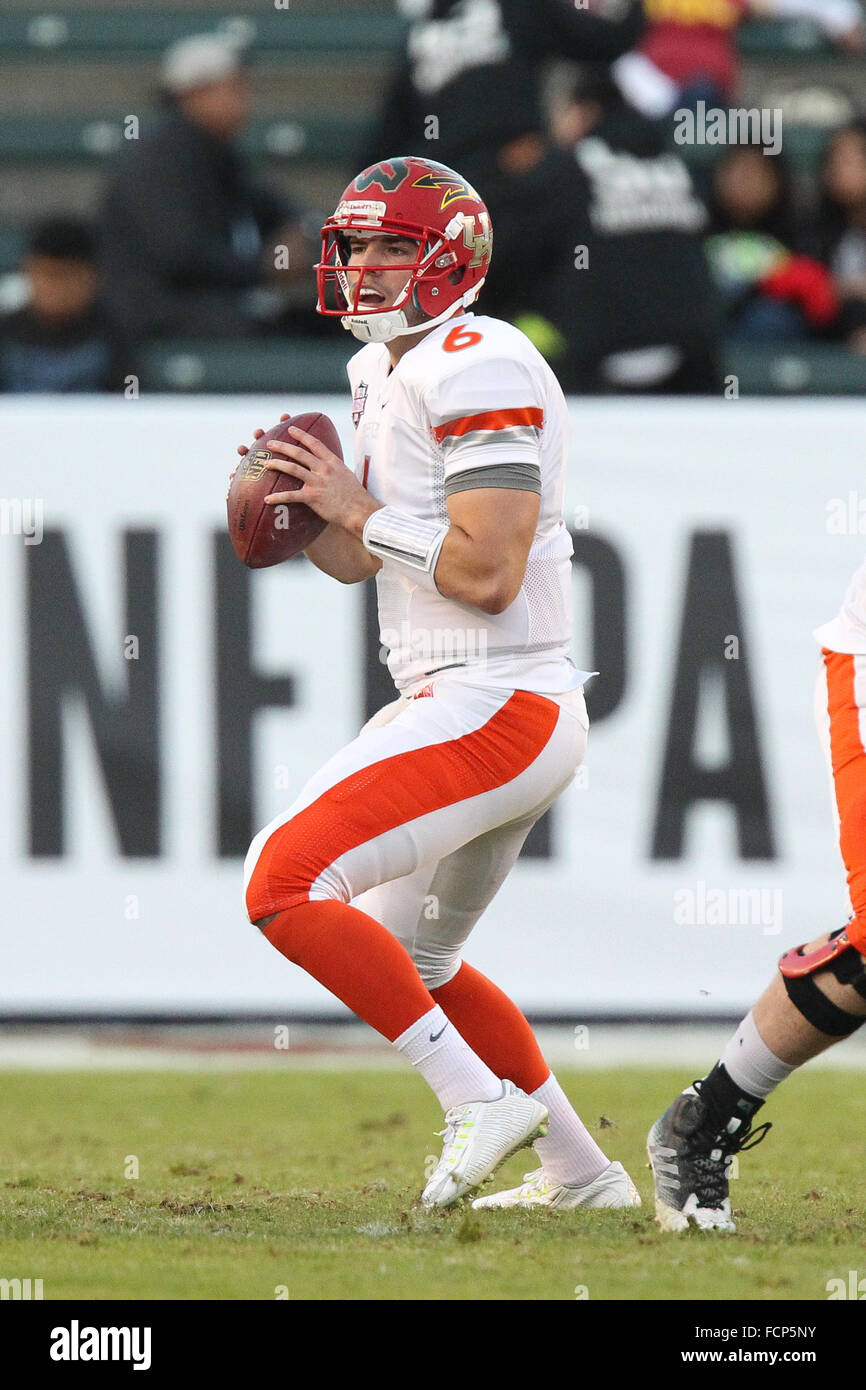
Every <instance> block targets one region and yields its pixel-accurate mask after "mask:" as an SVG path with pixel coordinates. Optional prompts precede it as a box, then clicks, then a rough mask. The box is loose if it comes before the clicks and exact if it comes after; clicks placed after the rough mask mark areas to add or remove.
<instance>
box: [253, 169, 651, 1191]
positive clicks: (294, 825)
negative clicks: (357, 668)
mask: <svg viewBox="0 0 866 1390" xmlns="http://www.w3.org/2000/svg"><path fill="white" fill-rule="evenodd" d="M491 249H492V231H491V226H490V217H489V214H488V211H487V208H486V207H485V205H484V203H483V202H482V201H481V199H480V198H479V197H478V195H477V193H476V192H475V191H474V189H473V188H471V187H470V186H469V185H468V184H467V183H466V182H465V181H464V180H463V179H462V178H461V177H460V175H459V174H457V173H455V172H454V170H453V169H448V168H445V167H444V166H442V165H438V164H436V163H433V162H431V161H429V160H426V159H421V158H415V157H406V158H394V159H388V160H385V161H383V162H382V163H380V164H376V165H373V166H371V167H370V168H369V169H365V170H364V171H363V172H362V173H361V174H359V175H358V177H357V178H355V179H354V180H353V181H352V183H350V185H349V186H348V188H347V189H346V190H345V192H344V193H343V195H342V197H341V198H340V200H339V202H338V205H337V208H336V210H335V212H334V213H333V215H332V216H331V217H330V218H329V219H328V221H327V222H326V223H325V226H324V227H323V229H322V254H321V260H320V262H319V264H318V265H317V267H316V273H317V283H318V303H317V309H318V312H319V313H321V314H327V315H332V316H334V317H338V318H340V319H341V320H342V323H343V326H344V327H345V328H347V329H348V330H349V331H350V332H351V333H352V334H354V336H355V337H356V338H358V339H359V340H360V341H361V342H362V343H364V345H365V346H363V347H362V348H361V349H360V351H358V352H357V353H356V355H355V356H354V357H353V358H352V360H351V361H350V363H349V367H348V373H349V382H350V387H351V391H352V401H353V422H354V425H355V467H354V470H353V469H352V468H347V467H346V466H345V465H344V464H343V462H342V460H340V459H339V458H337V457H336V456H335V455H334V454H332V453H330V451H329V450H328V449H327V447H326V446H325V445H323V444H322V443H321V442H320V441H318V440H316V439H314V438H313V437H312V436H311V435H307V434H304V433H303V432H302V431H299V430H293V431H292V433H293V435H294V437H295V441H296V442H295V443H287V444H283V445H280V444H278V443H273V444H271V446H270V447H271V448H272V449H274V450H276V451H278V452H280V453H282V455H283V456H284V462H283V463H281V467H282V468H283V469H284V471H285V472H287V473H290V474H292V475H294V476H296V477H297V478H298V479H300V480H301V481H302V484H303V485H302V486H301V487H300V488H299V489H298V490H297V491H294V492H285V493H282V492H281V493H274V494H272V495H271V497H270V498H269V499H268V501H269V502H271V503H273V504H274V505H276V504H278V503H283V504H287V505H293V504H295V503H297V502H302V503H306V504H307V505H308V506H310V507H312V509H313V510H314V511H316V512H317V513H318V514H319V516H321V517H322V518H323V519H324V520H325V521H327V523H328V525H327V526H326V528H325V530H324V531H323V532H322V534H321V535H320V536H319V537H318V539H317V540H315V541H314V542H313V543H312V544H311V545H310V546H309V547H308V549H307V551H306V553H307V555H308V557H309V558H310V560H312V561H313V563H314V564H315V565H317V566H318V567H319V568H320V569H321V570H324V572H325V573H326V574H328V575H330V576H332V577H333V578H334V579H337V580H339V581H340V582H341V583H344V584H352V583H358V582H360V581H361V580H364V579H367V578H369V577H371V576H373V575H375V576H376V583H377V586H378V602H379V623H380V631H381V638H382V642H383V645H384V646H386V647H387V648H388V650H389V657H388V665H389V669H390V672H391V675H392V676H393V679H394V683H395V686H396V688H397V692H398V695H397V699H396V700H394V701H393V703H392V704H390V705H388V706H386V708H385V709H383V710H382V711H380V712H379V714H377V715H375V716H374V718H373V719H371V720H370V722H369V723H368V724H367V725H366V726H365V728H364V729H362V731H361V733H360V734H359V736H358V737H357V738H356V739H355V740H354V741H353V742H352V743H350V744H349V745H348V747H346V748H344V749H342V751H340V752H338V753H337V754H336V755H335V756H334V757H332V758H331V760H330V761H329V762H328V763H327V764H326V765H325V766H324V767H323V768H322V769H321V771H320V772H318V773H317V774H316V775H315V776H314V777H313V778H312V779H311V780H310V782H309V783H308V784H307V785H306V786H305V787H304V788H303V790H302V791H301V792H300V794H299V795H298V797H297V799H296V800H295V802H294V803H293V804H292V805H291V806H290V807H289V808H288V809H287V810H286V812H285V813H284V814H282V815H279V816H277V817H276V819H275V820H273V821H272V822H271V824H270V825H267V826H265V828H264V829H263V830H262V831H261V832H260V833H259V834H258V835H257V836H256V837H255V839H254V840H253V843H252V845H251V846H250V850H249V854H248V856H247V861H246V868H245V907H246V912H247V915H248V917H249V919H250V921H251V922H253V923H255V924H256V925H257V926H258V927H259V928H260V929H261V931H262V932H263V933H264V935H265V936H266V937H267V939H268V941H269V942H271V944H272V945H273V946H274V947H275V948H276V950H278V951H279V952H281V953H282V955H284V956H285V957H287V958H288V959H289V960H290V961H293V962H294V963H295V964H296V965H298V966H300V967H301V968H302V969H304V970H306V971H308V972H309V974H311V975H312V976H314V977H315V979H317V980H318V981H319V982H320V983H321V984H322V985H324V986H325V988H327V989H328V990H330V992H331V993H332V994H334V995H336V996H337V998H339V999H341V1000H342V1001H343V1002H344V1003H345V1004H346V1005H348V1007H349V1008H350V1009H351V1010H352V1011H353V1012H354V1013H355V1014H356V1015H357V1016H358V1017H359V1018H362V1019H364V1020H365V1021H366V1022H367V1023H368V1024H369V1025H370V1026H371V1027H373V1028H375V1029H377V1030H378V1032H380V1033H381V1034H383V1035H384V1036H385V1037H386V1038H387V1039H388V1040H389V1041H390V1042H391V1043H392V1044H393V1046H394V1047H395V1048H396V1049H397V1050H398V1051H399V1052H400V1053H402V1055H403V1056H404V1057H405V1058H406V1060H407V1062H409V1063H410V1064H411V1065H412V1066H413V1067H415V1068H416V1069H417V1070H418V1071H419V1072H420V1074H421V1075H422V1077H423V1078H424V1080H425V1081H426V1082H427V1083H428V1084H429V1086H430V1087H431V1088H432V1090H433V1091H434V1093H435V1094H436V1096H437V1098H438V1100H439V1102H440V1103H441V1105H442V1108H443V1110H444V1111H445V1128H444V1130H443V1131H442V1134H443V1136H444V1143H443V1149H442V1155H441V1158H440V1160H439V1162H438V1165H437V1166H436V1168H435V1171H433V1173H432V1175H430V1177H429V1180H428V1181H427V1185H426V1187H425V1188H424V1191H423V1193H422V1200H423V1202H424V1203H425V1204H427V1205H430V1206H448V1205H450V1204H451V1203H452V1202H454V1201H456V1200H457V1199H458V1198H460V1197H463V1196H464V1195H466V1194H469V1193H471V1192H473V1191H474V1190H475V1189H477V1188H478V1187H479V1186H480V1184H481V1183H483V1182H485V1181H486V1180H487V1179H488V1178H490V1177H491V1175H492V1174H493V1173H494V1172H495V1170H496V1169H497V1168H498V1167H499V1165H500V1164H501V1163H502V1162H503V1161H504V1160H505V1159H506V1158H507V1157H508V1156H509V1155H510V1154H512V1153H515V1152H516V1151H517V1150H519V1149H521V1148H525V1147H529V1146H531V1145H533V1144H534V1146H535V1148H536V1152H537V1155H538V1158H539V1159H540V1163H541V1166H540V1168H539V1169H538V1170H537V1172H534V1173H532V1174H530V1175H529V1176H528V1177H527V1179H526V1180H525V1181H524V1183H523V1185H522V1186H521V1187H519V1188H516V1189H514V1190H513V1191H511V1192H505V1193H500V1194H497V1195H494V1196H488V1197H484V1198H480V1199H479V1200H478V1202H477V1203H476V1205H483V1206H491V1205H493V1206H511V1205H523V1206H535V1205H540V1206H553V1207H577V1206H587V1207H597V1206H630V1205H636V1204H638V1203H639V1200H640V1199H639V1197H638V1195H637V1191H636V1189H635V1188H634V1185H633V1183H632V1182H631V1179H630V1178H629V1177H628V1175H627V1174H626V1172H625V1170H624V1169H623V1168H622V1166H621V1165H620V1164H619V1163H612V1162H610V1161H609V1160H608V1158H607V1157H606V1156H605V1155H604V1153H602V1151H601V1150H600V1149H599V1147H598V1145H597V1144H596V1143H595V1141H594V1139H593V1138H592V1137H591V1135H590V1134H589V1133H588V1131H587V1130H586V1129H585V1127H584V1125H583V1124H582V1123H581V1121H580V1119H579V1118H578V1116H577V1115H576V1113H575V1112H574V1110H573V1109H572V1107H571V1105H570V1104H569V1102H568V1100H567V1098H566V1096H565V1094H564V1092H563V1091H562V1089H561V1087H560V1086H559V1084H558V1083H557V1081H556V1079H555V1077H554V1076H553V1075H552V1074H551V1071H550V1068H549V1067H548V1066H547V1064H546V1062H545V1061H544V1058H543V1056H542V1054H541V1051H540V1049H539V1047H538V1044H537V1042H536V1040H535V1038H534V1036H533V1034H532V1031H531V1029H530V1027H529V1024H528V1022H527V1021H526V1019H525V1018H524V1017H523V1015H522V1014H521V1012H520V1011H519V1009H518V1008H517V1006H516V1005H515V1004H514V1003H513V1002H512V1001H511V1000H510V999H509V998H507V997H506V995H505V994H503V993H502V991H501V990H499V989H498V988H497V986H496V985H494V984H493V983H492V982H491V981H490V980H488V979H487V978H485V976H483V975H482V974H481V973H480V972H479V971H477V970H475V969H474V968H473V967H472V966H471V965H469V964H468V963H466V962H465V961H464V960H463V949H464V946H465V943H466V941H467V938H468V937H469V934H470V932H471V931H472V928H473V926H474V925H475V923H476V922H477V920H478V918H479V917H480V916H481V914H482V913H483V912H484V910H485V908H486V907H487V905H488V904H489V903H490V901H491V899H492V898H493V897H494V895H495V894H496V892H497V890H498V889H499V887H500V886H501V884H502V883H503V881H504V879H505V878H506V876H507V874H508V872H509V870H510V869H511V867H512V865H513V864H514V862H515V860H516V859H517V856H518V854H519V853H520V849H521V846H522V845H523V843H524V840H525V839H526V836H527V835H528V833H529V831H530V829H531V828H532V826H533V825H534V824H535V822H536V821H537V820H538V818H539V816H541V815H542V814H543V813H544V811H545V810H546V809H547V808H548V807H549V806H550V805H551V803H552V802H553V801H555V800H556V798H557V797H558V796H559V795H560V793H561V792H562V791H563V790H564V789H565V788H566V787H567V786H568V785H569V783H570V782H571V781H572V780H573V778H574V775H575V772H576V770H577V768H578V767H579V765H580V763H581V760H582V758H583V755H584V750H585V747H586V740H587V729H588V721H587V716H586V706H585V703H584V698H583V682H584V680H585V679H586V678H587V676H588V675H589V674H590V673H589V672H586V671H579V670H577V669H576V668H575V667H574V665H573V663H572V661H571V659H570V657H569V643H570V637H571V598H570V556H571V541H570V537H569V534H568V531H567V529H566V527H565V524H564V522H563V518H562V506H563V490H564V482H565V469H566V459H567V439H568V417H567V411H566V406H565V401H564V398H563V396H562V392H561V390H560V388H559V385H558V383H557V381H556V379H555V377H554V376H553V374H552V373H551V371H550V369H549V368H548V367H547V365H546V363H545V362H544V360H543V358H542V357H541V356H540V355H539V354H538V352H536V350H535V349H534V348H533V346H532V345H531V344H530V342H529V341H528V339H527V338H525V337H524V336H523V334H522V333H520V332H519V331H518V330H517V329H515V328H513V327H511V326H510V325H509V324H507V323H504V322H501V321H499V320H496V319H491V318H484V317H478V316H475V315H474V314H472V313H471V312H469V310H470V306H471V305H472V304H473V303H474V302H475V300H476V298H477V296H478V294H479V291H480V290H481V287H482V285H483V283H484V278H485V275H486V273H487V269H488V266H489V264H490V256H491ZM431 905H432V906H431ZM526 929H527V936H528V937H529V936H530V935H533V934H536V933H537V932H538V931H539V930H540V929H541V928H540V924H539V923H538V922H535V921H533V922H527V924H526Z"/></svg>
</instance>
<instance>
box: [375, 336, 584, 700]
mask: <svg viewBox="0 0 866 1390" xmlns="http://www.w3.org/2000/svg"><path fill="white" fill-rule="evenodd" d="M348 373H349V381H350V384H351V387H352V396H353V403H352V419H353V424H354V426H355V467H356V472H357V476H358V477H359V478H360V479H361V481H362V482H363V483H364V486H365V487H367V488H368V489H369V491H370V492H371V494H372V495H373V496H374V497H375V498H377V499H378V501H380V502H383V503H384V504H386V505H389V506H393V507H399V508H400V509H401V510H402V511H404V512H408V513H410V514H411V515H412V516H417V517H422V518H423V519H424V520H425V521H432V522H436V523H437V524H442V523H444V524H446V525H447V523H448V511H447V507H446V501H447V499H448V497H449V496H451V494H452V493H454V492H459V491H466V490H467V489H470V488H477V487H484V488H519V489H526V490H529V491H533V492H537V493H539V494H540V497H541V509H540V513H539V517H538V526H537V529H536V532H535V538H534V540H533V543H532V548H531V550H530V553H529V559H528V562H527V566H526V574H525V576H524V580H523V584H522V586H521V590H520V593H519V594H518V596H517V598H516V599H515V600H514V602H513V603H511V604H510V605H509V606H508V608H506V609H505V610H504V612H502V613H498V614H495V615H492V614H488V613H483V612H482V611H481V610H480V609H478V608H473V607H470V606H469V605H468V604H463V603H458V602H457V601H456V600H454V599H450V598H445V597H444V596H443V595H442V594H440V593H439V592H438V590H437V589H435V587H433V586H431V585H430V584H429V581H428V582H427V583H424V582H419V575H418V571H417V570H415V569H413V568H412V567H411V566H410V565H408V564H406V563H404V562H403V561H401V560H395V559H390V558H389V559H385V560H384V561H383V564H382V568H381V570H380V571H379V573H378V575H377V576H376V579H377V584H378V591H379V629H380V640H381V642H382V644H383V646H385V647H387V648H388V651H389V656H388V668H389V670H390V672H391V674H392V676H393V677H394V681H395V683H396V685H397V687H398V689H399V690H401V691H402V692H404V693H407V694H413V693H416V691H417V690H420V689H422V688H423V686H424V685H425V683H426V682H428V681H429V680H430V678H431V677H432V676H433V675H434V674H436V672H438V671H444V670H447V671H448V673H449V677H450V678H452V679H457V680H465V681H467V682H468V683H470V684H474V685H491V686H497V687H507V688H513V689H523V690H531V691H536V692H538V693H539V694H545V693H547V694H554V693H559V692H563V691H566V690H572V689H574V688H575V687H576V686H578V685H581V684H582V683H583V682H584V680H586V679H587V678H588V676H589V675H590V674H592V673H591V672H588V671H579V670H577V669H576V667H575V666H574V664H573V662H572V661H571V659H570V656H569V649H570V643H571V626H572V618H571V563H570V562H571V555H572V544H571V537H570V536H569V533H568V529H567V528H566V526H565V523H564V521H563V516H562V508H563V495H564V490H565V472H566V466H567V461H568V432H569V420H568V409H567V406H566V403H565V398H564V396H563V394H562V390H561V388H560V385H559V382H558V381H557V380H556V377H555V376H554V374H553V372H552V371H551V370H550V368H549V367H548V365H547V363H546V362H545V360H544V358H543V357H542V356H541V354H540V353H539V352H537V351H536V349H535V348H534V347H533V345H532V343H530V341H529V339H528V338H527V337H526V336H525V334H523V333H521V332H520V331H519V329H517V328H514V327H512V325H511V324H508V323H504V322H502V321H501V320H499V319H493V318H484V317H477V316H476V315H474V314H471V313H464V314H459V315H456V316H455V317H454V318H451V319H447V320H446V322H445V323H443V324H440V325H439V326H438V327H437V328H435V329H434V330H433V331H432V332H431V333H429V334H428V335H427V337H425V338H423V339H421V341H420V342H418V343H417V344H416V345H415V346H414V347H413V348H411V349H410V351H409V352H407V353H406V354H405V356H404V357H403V358H401V360H400V361H399V362H398V364H397V366H396V367H394V368H393V369H391V359H390V357H389V355H388V349H387V346H386V345H384V344H378V343H370V344H368V345H367V346H366V347H364V348H362V349H361V351H360V352H358V353H356V354H355V356H354V357H353V358H352V359H351V361H350V362H349V364H348ZM421 578H422V579H424V578H426V576H422V577H421Z"/></svg>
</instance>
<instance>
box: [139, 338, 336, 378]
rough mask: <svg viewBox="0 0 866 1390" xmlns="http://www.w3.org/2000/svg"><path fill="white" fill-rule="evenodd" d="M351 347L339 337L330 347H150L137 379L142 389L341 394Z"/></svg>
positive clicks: (298, 341) (289, 342)
mask: <svg viewBox="0 0 866 1390" xmlns="http://www.w3.org/2000/svg"><path fill="white" fill-rule="evenodd" d="M356 346H357V345H356V343H355V340H354V339H351V340H350V339H349V338H348V335H346V334H343V333H341V334H340V336H339V338H336V339H335V341H334V342H333V343H330V342H316V341H313V342H311V341H310V340H309V339H305V338H284V339H272V340H268V341H266V342H247V343H241V342H237V341H235V340H232V341H230V342H224V343H213V342H201V341H197V340H196V341H186V342H180V341H173V342H165V343H151V344H149V345H147V347H146V348H145V349H144V351H143V353H142V355H141V370H140V373H139V375H140V378H141V385H142V388H143V390H145V391H191V392H198V391H201V392H220V393H227V392H233V391H249V392H270V391H276V392H286V393H288V392H292V393H295V392H299V391H300V392H310V391H337V392H345V391H346V390H348V385H347V380H346V363H347V361H348V360H349V357H350V356H351V355H352V352H353V351H354V349H355V347H356Z"/></svg>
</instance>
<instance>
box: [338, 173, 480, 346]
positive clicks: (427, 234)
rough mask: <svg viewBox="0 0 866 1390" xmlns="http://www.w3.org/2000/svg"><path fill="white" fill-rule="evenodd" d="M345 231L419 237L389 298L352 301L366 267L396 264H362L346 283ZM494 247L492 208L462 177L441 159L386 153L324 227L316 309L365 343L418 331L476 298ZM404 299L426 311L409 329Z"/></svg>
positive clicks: (351, 187)
mask: <svg viewBox="0 0 866 1390" xmlns="http://www.w3.org/2000/svg"><path fill="white" fill-rule="evenodd" d="M350 230H351V231H364V232H378V233H380V234H382V233H383V234H385V235H390V236H399V237H405V238H408V239H410V240H412V241H416V242H417V243H418V252H417V255H416V257H415V261H414V263H413V264H412V265H409V266H407V267H406V270H407V274H408V279H407V281H406V284H405V286H404V288H403V290H402V291H401V292H400V294H399V295H398V296H397V299H396V301H395V302H394V303H393V304H386V305H383V306H382V307H381V308H371V307H370V306H369V305H364V306H363V307H362V308H358V307H357V306H358V305H359V303H360V299H359V296H360V294H361V289H362V287H363V283H364V277H365V276H366V274H367V273H368V271H380V270H393V269H394V266H393V265H390V266H364V267H363V268H362V269H359V270H358V271H357V272H356V273H355V274H354V275H353V277H352V279H353V281H354V283H350V278H349V276H348V275H347V273H346V265H347V263H348V260H349V251H348V246H347V239H346V238H347V233H348V232H349V231H350ZM492 250H493V230H492V228H491V226H490V214H489V212H488V211H487V208H486V207H485V205H484V203H483V202H482V201H481V199H480V198H479V196H478V194H477V193H476V192H475V189H474V188H472V187H471V185H470V184H468V183H467V182H466V180H465V179H463V178H461V177H460V175H459V174H457V173H455V172H454V170H453V169H449V168H447V166H446V165H444V164H436V163H434V162H433V161H432V160H430V159H421V158H420V157H418V156H415V155H409V156H407V157H405V158H400V159H384V160H382V162H381V163H380V164H372V165H371V166H370V168H369V169H365V170H364V171H363V173H361V174H359V175H358V177H357V178H355V179H353V180H352V182H351V183H350V184H349V186H348V188H347V189H346V191H345V192H344V193H343V195H342V197H341V198H340V201H339V203H338V204H337V210H336V212H334V213H333V214H332V216H331V217H329V218H328V220H327V222H326V223H325V225H324V227H323V228H322V259H321V260H320V261H319V263H318V265H317V266H316V283H317V287H318V302H317V304H316V309H317V311H318V312H319V313H320V314H328V315H331V316H332V317H339V318H341V319H342V322H343V327H344V328H348V329H349V330H350V332H352V333H354V335H355V337H356V338H360V339H361V340H362V341H364V342H372V343H387V342H389V341H390V339H391V338H396V337H399V336H401V335H404V334H407V333H423V332H425V331H426V330H427V329H428V328H430V327H431V326H432V325H434V324H437V323H442V322H443V321H444V320H445V319H447V318H450V317H451V315H452V314H454V313H456V312H457V311H458V309H466V308H468V307H469V305H470V304H472V303H474V301H475V300H476V299H477V297H478V294H479V291H480V290H481V286H482V285H483V284H484V279H485V276H486V275H487V270H488V267H489V265H490V256H491V253H492ZM409 304H412V305H414V307H415V308H416V309H418V310H419V311H420V312H421V313H422V314H426V315H428V316H429V317H428V318H427V319H425V321H424V323H422V324H419V325H417V326H415V327H412V328H410V327H409V325H408V324H407V322H406V315H405V312H404V310H405V308H406V307H407V305H409Z"/></svg>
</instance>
